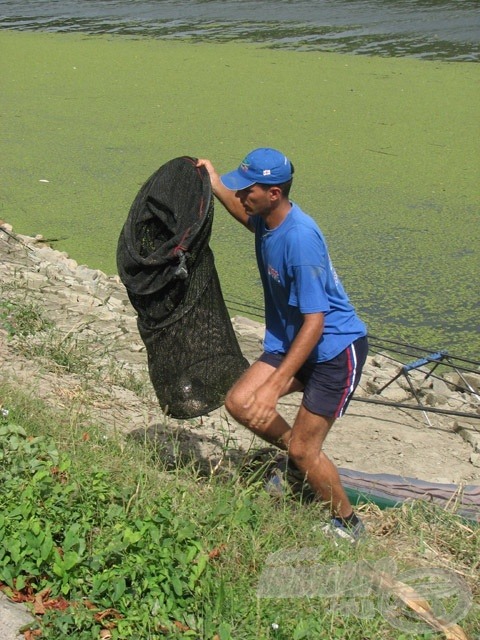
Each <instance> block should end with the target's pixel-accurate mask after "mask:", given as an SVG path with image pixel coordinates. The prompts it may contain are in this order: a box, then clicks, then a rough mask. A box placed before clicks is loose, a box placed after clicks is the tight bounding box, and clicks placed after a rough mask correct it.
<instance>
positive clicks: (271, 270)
mask: <svg viewBox="0 0 480 640" xmlns="http://www.w3.org/2000/svg"><path fill="white" fill-rule="evenodd" d="M268 275H269V276H270V278H272V279H273V280H275V282H278V283H280V274H279V273H278V271H277V270H276V269H274V268H273V267H272V266H271V265H268Z"/></svg>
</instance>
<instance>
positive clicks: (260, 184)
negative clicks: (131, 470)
mask: <svg viewBox="0 0 480 640" xmlns="http://www.w3.org/2000/svg"><path fill="white" fill-rule="evenodd" d="M197 164H198V166H204V167H205V168H206V169H207V171H208V173H209V176H210V180H211V183H212V189H213V193H214V194H215V196H216V197H217V198H218V199H219V200H220V202H221V203H222V204H223V205H224V206H225V208H226V209H227V210H228V211H229V213H230V214H231V215H232V216H233V217H234V218H236V219H237V220H238V221H239V222H240V223H241V224H243V225H244V226H245V227H246V228H247V229H249V230H250V231H252V232H254V233H255V250H256V256H257V263H258V268H259V271H260V276H261V279H262V284H263V289H264V299H265V325H266V329H265V340H264V353H263V354H262V355H261V356H260V358H259V359H258V360H257V361H256V362H255V363H254V364H252V366H251V367H250V368H249V369H248V370H247V371H246V372H245V373H244V374H243V375H242V376H241V378H240V379H239V380H238V381H237V382H236V383H235V384H234V386H233V387H232V389H231V390H230V391H229V392H228V394H227V397H226V400H225V406H226V409H227V411H228V412H229V413H230V414H231V415H232V416H233V418H235V420H237V421H238V422H240V423H241V424H243V425H244V426H246V427H247V428H248V429H250V430H251V431H252V432H253V433H255V434H256V435H258V436H260V437H261V438H263V439H264V440H266V441H267V442H270V443H273V444H275V445H277V446H278V447H280V448H281V449H283V450H285V451H287V452H288V456H289V459H290V461H293V463H294V464H295V465H296V467H297V468H298V469H299V470H300V471H301V473H302V474H304V475H305V477H306V479H307V480H308V482H309V484H310V486H311V488H312V489H313V490H314V491H315V492H316V493H317V494H318V495H319V496H320V497H321V498H322V499H323V500H325V501H326V502H328V503H329V504H330V506H331V510H332V516H333V517H332V521H331V523H330V525H329V527H330V529H331V530H332V531H333V532H334V533H336V534H338V535H339V536H342V537H348V538H349V539H350V540H352V541H355V540H356V539H358V537H360V535H361V533H362V531H363V529H364V527H363V524H362V522H361V520H360V519H359V518H358V516H357V515H356V514H355V513H354V511H353V509H352V505H351V504H350V502H349V500H348V497H347V495H346V493H345V491H344V489H343V487H342V484H341V481H340V476H339V474H338V471H337V469H336V467H335V465H334V464H333V463H332V462H331V461H330V460H329V458H328V457H327V456H326V455H325V453H324V452H323V451H322V446H323V443H324V440H325V438H326V436H327V434H328V432H329V430H330V428H331V426H332V424H333V423H334V421H335V419H336V418H338V417H340V416H341V415H343V413H344V412H345V410H346V408H347V405H348V403H349V401H350V398H351V396H352V393H353V391H354V389H355V387H356V386H357V384H358V382H359V379H360V375H361V371H362V367H363V364H364V362H365V359H366V355H367V350H368V345H367V338H366V327H365V325H364V324H363V322H361V320H360V319H359V318H358V317H357V316H356V314H355V311H354V309H353V307H352V305H351V304H350V302H349V300H348V297H347V296H346V294H345V291H344V289H343V287H342V285H341V283H340V280H339V279H338V276H337V274H336V273H335V270H334V269H333V266H332V263H331V261H330V258H329V255H328V250H327V246H326V243H325V240H324V238H323V236H322V233H321V231H320V229H319V228H318V226H317V224H316V223H315V222H314V220H313V219H312V218H311V217H310V216H308V215H306V214H305V213H304V212H303V211H302V210H301V209H300V208H299V207H298V205H296V204H295V203H293V202H291V201H290V200H289V192H290V187H291V184H292V177H293V165H292V163H291V162H290V161H289V160H288V158H286V156H285V155H284V154H283V153H281V152H280V151H277V150H275V149H270V148H260V149H255V150H254V151H252V152H251V153H249V154H248V155H247V156H246V158H245V159H244V160H243V161H242V162H241V164H240V166H239V167H238V168H237V169H235V170H234V171H231V172H230V173H227V174H225V175H223V176H221V177H220V176H219V175H218V174H217V172H216V171H215V169H214V167H213V165H212V164H211V162H210V161H209V160H205V159H200V160H198V163H197ZM294 391H303V399H302V404H301V406H300V409H299V411H298V414H297V416H296V419H295V422H294V424H293V426H292V427H290V425H289V424H288V423H287V422H286V421H285V420H284V418H283V417H282V416H281V415H280V414H279V413H278V412H277V409H276V406H277V403H278V400H279V398H280V397H281V396H284V395H286V394H288V393H292V392H294Z"/></svg>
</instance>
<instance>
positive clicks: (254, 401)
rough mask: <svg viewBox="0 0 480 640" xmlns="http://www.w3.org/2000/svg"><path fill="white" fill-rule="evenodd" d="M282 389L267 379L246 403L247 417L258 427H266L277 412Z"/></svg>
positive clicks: (251, 423)
mask: <svg viewBox="0 0 480 640" xmlns="http://www.w3.org/2000/svg"><path fill="white" fill-rule="evenodd" d="M279 397H280V391H279V390H278V389H277V386H276V385H274V384H272V383H271V382H270V381H268V380H267V382H265V383H264V384H262V385H261V386H260V387H258V389H257V390H256V391H255V393H253V394H252V395H251V396H250V398H249V399H248V400H247V402H246V403H245V405H244V408H245V417H246V418H247V420H248V422H249V423H250V425H251V426H252V427H254V428H257V429H262V428H263V427H265V426H266V425H267V424H268V423H269V422H270V420H271V419H272V418H273V417H274V416H275V414H276V407H277V402H278V399H279Z"/></svg>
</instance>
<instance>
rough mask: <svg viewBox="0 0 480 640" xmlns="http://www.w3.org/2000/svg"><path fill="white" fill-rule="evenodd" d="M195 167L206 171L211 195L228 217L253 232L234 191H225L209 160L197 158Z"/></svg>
mask: <svg viewBox="0 0 480 640" xmlns="http://www.w3.org/2000/svg"><path fill="white" fill-rule="evenodd" d="M197 167H205V169H206V170H207V171H208V175H209V176H210V182H211V184H212V191H213V194H214V195H215V196H216V197H217V198H218V199H219V200H220V202H221V203H222V204H223V206H224V207H225V209H226V210H227V211H228V212H229V213H230V215H232V216H233V217H234V218H235V219H236V220H238V221H239V222H240V223H241V224H243V225H244V226H245V227H247V229H249V230H250V231H253V227H252V226H251V225H250V224H249V223H248V220H249V217H248V215H247V213H246V212H245V208H244V206H243V204H242V203H241V201H240V198H237V196H236V195H235V194H236V192H235V191H231V190H230V189H227V187H226V186H225V185H224V184H223V183H222V181H221V180H220V176H219V175H218V173H217V172H216V171H215V169H214V167H213V165H212V163H211V162H210V160H206V159H205V158H199V159H198V160H197Z"/></svg>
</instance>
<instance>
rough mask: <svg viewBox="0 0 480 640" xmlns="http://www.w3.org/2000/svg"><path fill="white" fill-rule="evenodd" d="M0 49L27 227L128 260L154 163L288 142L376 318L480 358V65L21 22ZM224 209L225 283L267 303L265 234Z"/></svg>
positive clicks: (8, 146)
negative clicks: (131, 223) (258, 257)
mask: <svg viewBox="0 0 480 640" xmlns="http://www.w3.org/2000/svg"><path fill="white" fill-rule="evenodd" d="M0 50H1V57H0V73H1V77H2V91H1V94H0V107H1V116H2V120H1V122H2V124H1V136H2V154H1V159H0V167H1V175H2V182H1V186H0V195H1V209H0V217H1V218H2V219H4V220H7V221H8V222H10V223H11V224H13V226H14V228H15V230H17V231H18V232H20V233H26V234H36V233H41V234H43V235H44V236H45V237H47V238H51V239H55V246H56V247H57V248H58V249H60V250H64V251H67V252H68V253H69V254H70V255H71V256H72V257H74V258H75V259H76V260H77V261H79V262H80V263H86V264H88V265H89V266H92V267H97V268H100V269H102V270H104V271H106V272H107V273H114V272H115V270H116V267H115V249H116V242H117V238H118V234H119V232H120V229H121V226H122V224H123V222H124V220H125V218H126V216H127V213H128V209H129V207H130V204H131V202H132V200H133V198H134V197H135V195H136V193H137V191H138V189H139V187H140V186H141V184H142V183H143V182H144V181H145V180H146V179H147V178H148V177H149V176H150V174H151V173H153V171H154V170H155V169H156V168H157V167H158V166H160V165H161V164H163V163H164V162H166V161H167V160H169V159H171V158H173V157H176V156H179V155H184V154H187V155H192V156H202V157H208V158H210V159H211V160H212V161H213V162H214V164H215V165H216V167H217V168H218V170H220V171H226V170H230V169H232V168H233V167H234V166H236V165H237V164H238V163H239V161H240V160H241V159H242V158H243V157H244V155H245V154H246V152H248V151H249V150H250V149H252V148H255V147H257V146H263V145H266V146H275V147H278V148H280V149H282V150H283V151H284V152H285V153H286V154H287V155H288V156H289V157H290V158H291V160H292V161H293V163H294V164H295V170H296V171H295V183H294V188H293V191H292V198H293V199H294V200H295V201H297V202H298V203H299V204H300V205H301V206H302V207H303V208H304V209H305V210H306V211H307V212H308V213H310V214H311V215H312V216H313V217H314V218H315V219H316V220H317V221H318V222H319V224H320V226H321V228H322V230H323V231H324V233H325V235H326V237H327V240H328V242H329V246H330V251H331V254H332V257H333V260H334V263H335V266H336V268H337V271H338V272H339V274H340V276H341V278H342V280H343V282H344V284H345V287H346V289H347V291H348V292H349V294H350V297H351V299H352V301H353V302H354V304H355V305H356V307H357V309H358V310H359V312H360V314H361V315H362V317H363V318H364V319H365V320H366V321H367V323H368V324H369V327H370V331H371V333H373V334H375V335H380V336H385V337H395V338H399V339H402V340H408V341H411V342H417V343H421V344H425V345H427V346H432V347H435V348H446V349H449V350H450V351H452V352H453V353H457V354H458V353H460V354H462V355H470V356H473V357H475V358H476V359H478V355H479V352H480V348H479V347H480V340H479V333H478V313H479V304H478V300H479V296H478V276H479V273H480V260H479V247H480V243H479V235H480V234H479V224H478V218H479V213H478V204H479V184H480V157H479V156H480V153H479V145H478V140H479V133H480V119H479V117H478V116H479V110H478V104H479V103H480V100H479V99H480V85H479V80H480V67H479V66H478V65H477V64H475V63H468V62H467V63H466V62H462V63H455V62H448V63H447V62H432V61H430V62H428V61H420V60H415V59H399V58H395V59H390V58H375V57H369V58H366V57H360V56H349V55H340V54H335V53H322V52H318V51H311V52H299V51H295V52H293V51H280V50H269V49H265V48H262V47H260V46H255V45H249V44H237V43H227V44H195V43H192V42H171V41H164V40H149V39H141V40H133V39H127V38H121V37H107V36H103V37H101V36H82V35H74V34H46V33H20V32H13V31H0ZM215 211H216V213H215V223H214V234H213V238H212V248H213V249H214V252H215V256H216V262H217V269H218V272H219V275H220V279H221V282H222V287H223V291H224V294H225V297H226V299H227V300H228V302H229V306H230V308H231V310H232V313H238V312H240V311H241V312H242V313H243V314H248V312H252V313H256V312H257V308H258V307H261V304H262V298H261V287H260V283H259V281H258V278H257V274H256V265H255V260H254V254H253V243H252V237H251V235H250V234H248V233H247V232H245V231H244V230H243V229H242V228H241V227H240V226H239V225H236V224H235V222H234V221H232V220H230V218H229V217H228V214H226V213H225V211H224V210H223V209H222V208H221V206H220V205H218V204H217V205H216V210H215ZM245 304H247V305H251V306H250V307H247V306H245Z"/></svg>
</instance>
